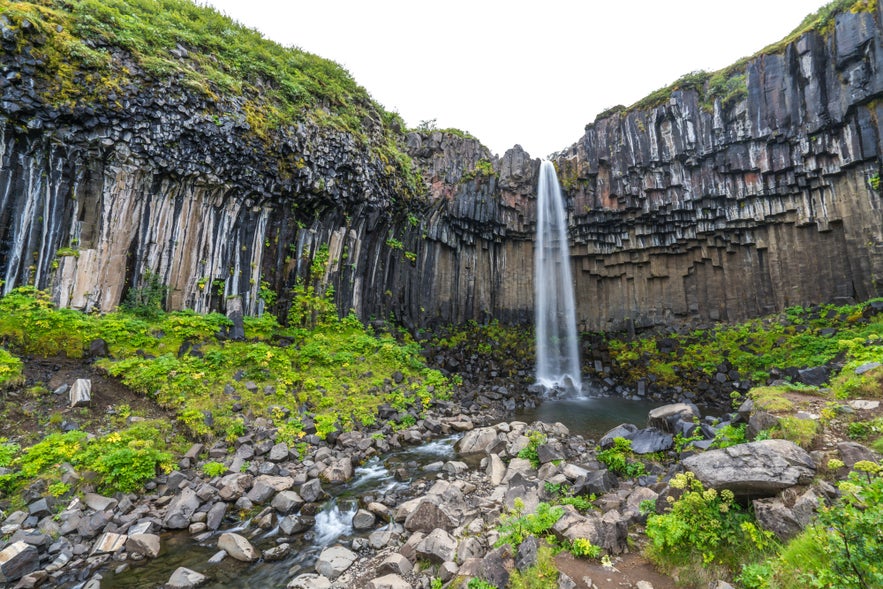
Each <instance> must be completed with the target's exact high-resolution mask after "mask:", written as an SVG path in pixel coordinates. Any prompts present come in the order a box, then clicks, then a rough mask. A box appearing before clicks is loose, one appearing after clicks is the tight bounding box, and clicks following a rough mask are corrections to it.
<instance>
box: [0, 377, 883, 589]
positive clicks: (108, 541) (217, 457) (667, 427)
mask: <svg viewBox="0 0 883 589" xmlns="http://www.w3.org/2000/svg"><path fill="white" fill-rule="evenodd" d="M504 393H505V394H504ZM520 394H526V393H520ZM488 395H490V396H488ZM494 396H498V397H500V398H499V399H492V398H491V397H494ZM474 399H475V400H476V402H475V403H473V404H472V405H470V404H469V403H466V405H465V406H466V407H467V408H474V409H477V410H476V411H469V412H468V413H467V412H461V410H460V407H462V406H463V405H459V404H455V403H441V404H438V405H436V406H435V407H433V408H432V410H431V411H430V412H428V414H427V415H426V416H425V417H424V418H423V419H421V420H419V421H418V422H417V423H416V425H414V426H413V427H410V428H408V429H405V430H403V431H399V432H394V433H391V434H389V435H378V434H377V433H376V432H375V433H374V434H373V435H372V433H370V432H348V433H343V434H340V435H337V436H331V438H332V439H329V440H320V439H319V438H318V437H316V436H315V435H311V436H307V437H306V438H304V442H305V443H304V444H302V445H300V446H298V447H297V448H292V447H289V446H287V445H285V444H281V443H274V441H273V440H274V434H275V432H274V429H273V428H272V427H271V426H270V424H269V423H267V422H265V421H263V420H261V419H256V420H254V422H253V423H252V424H251V426H250V428H249V431H248V432H247V434H246V435H243V436H241V437H240V438H238V439H237V440H236V441H235V443H234V444H232V445H231V446H228V445H227V444H226V443H224V442H220V443H217V444H214V445H210V446H205V445H203V444H199V443H197V444H194V445H193V446H192V448H190V450H189V451H188V452H187V453H186V454H185V455H184V456H182V457H181V458H180V461H179V463H178V468H177V469H176V470H174V471H172V472H170V473H167V474H163V475H162V476H158V477H157V478H156V479H155V480H153V481H151V482H150V483H149V484H148V485H147V487H146V489H145V491H144V492H143V493H141V494H117V495H115V496H113V497H105V496H101V495H98V494H95V493H85V494H83V495H81V496H77V497H74V498H68V499H67V500H66V501H65V502H63V503H60V502H58V501H54V500H53V499H52V498H51V497H48V496H46V495H45V493H40V492H39V489H36V488H34V489H31V490H30V491H29V496H28V497H27V498H26V499H27V509H26V510H20V511H15V512H12V513H4V514H3V520H2V527H0V532H2V535H3V538H4V541H3V543H2V544H0V547H2V551H0V575H2V580H3V581H4V582H6V583H8V584H9V586H11V587H35V586H46V587H83V588H89V589H98V588H100V587H123V586H134V585H131V584H129V585H126V578H127V576H131V575H134V574H135V573H136V572H137V571H138V570H139V569H141V568H143V567H145V563H150V562H152V561H153V559H156V558H157V557H160V560H157V561H156V562H157V563H159V562H164V561H163V560H162V558H163V557H162V556H161V555H163V554H165V553H168V552H169V551H175V552H180V551H186V550H188V549H190V548H193V549H194V550H195V549H196V547H199V548H200V550H201V551H202V553H206V554H208V556H207V557H205V558H204V559H201V560H199V561H198V562H196V563H189V564H188V566H186V567H185V566H180V567H177V568H176V569H170V570H166V571H165V572H163V573H161V574H156V573H155V574H154V576H155V577H160V576H161V578H156V579H153V580H149V581H141V580H139V581H138V585H137V586H160V585H163V584H165V586H167V587H195V586H199V585H208V586H212V587H234V586H235V587H240V586H250V584H249V581H248V579H249V577H250V575H252V574H254V571H255V567H264V568H267V567H279V568H278V570H281V571H284V572H283V573H281V574H278V573H277V574H276V576H275V577H274V578H275V579H276V581H274V582H275V583H276V585H275V586H279V587H282V586H287V587H291V588H319V587H370V588H374V589H380V588H407V587H414V588H416V587H421V588H428V587H430V586H431V583H432V582H433V580H434V579H438V580H440V581H441V582H442V583H443V584H444V586H449V587H459V586H465V582H466V581H467V580H468V579H470V578H473V577H478V578H481V579H484V580H486V581H488V582H490V583H492V584H494V585H496V586H497V587H505V585H506V582H507V580H508V577H509V574H510V572H511V571H513V570H516V569H519V570H520V569H523V568H526V567H528V566H530V565H531V564H533V563H534V562H535V561H536V550H537V547H538V544H537V542H535V541H534V540H533V539H532V540H530V541H526V542H524V543H522V544H521V546H520V547H519V549H518V550H517V551H513V550H512V549H510V548H509V547H508V546H505V545H504V546H501V547H495V544H496V543H497V540H498V539H499V536H500V528H499V524H500V516H501V515H505V514H511V513H512V512H513V510H520V511H521V512H523V513H530V512H531V511H533V510H535V509H536V508H537V506H538V505H540V504H541V503H544V502H554V501H555V500H556V496H557V493H558V492H560V489H568V493H569V494H573V495H579V496H586V497H594V500H593V508H592V509H589V510H584V511H579V510H577V509H576V508H575V507H573V506H570V505H566V506H564V509H565V514H564V516H563V517H562V518H561V519H560V520H558V522H557V523H556V524H555V525H554V527H553V529H552V532H553V534H554V535H555V536H556V537H557V538H558V539H560V540H574V539H576V538H585V539H588V540H589V541H591V543H592V544H593V545H596V546H600V547H601V548H602V549H603V551H604V554H606V555H608V557H609V558H608V559H605V561H604V562H605V564H606V565H607V567H606V568H605V567H604V566H601V565H600V564H599V563H598V562H597V561H586V560H576V559H573V558H572V557H570V555H568V554H566V553H564V555H559V557H558V567H559V570H560V571H561V572H560V574H559V579H558V580H557V586H559V587H584V588H591V587H598V588H600V589H603V588H605V587H608V586H609V587H612V586H632V587H643V588H647V587H655V588H656V589H665V588H667V587H672V586H673V585H672V581H671V579H667V578H665V577H662V576H659V575H658V574H657V573H655V572H654V571H653V570H652V569H650V568H649V567H646V565H644V564H643V563H642V561H641V560H640V558H639V557H638V556H637V555H636V552H637V551H639V549H640V545H641V543H642V538H643V534H642V527H641V526H642V524H643V523H644V521H645V518H646V515H645V514H644V513H645V511H644V510H642V505H643V506H644V508H646V506H647V505H648V504H649V503H656V504H657V505H660V506H663V505H664V504H665V498H666V497H667V496H668V494H669V493H670V491H671V489H670V488H669V487H668V481H669V480H670V478H671V477H672V476H673V475H674V474H675V473H677V472H681V471H683V470H684V469H689V470H691V471H693V472H694V473H695V474H696V476H697V478H699V479H700V480H702V481H703V482H704V483H705V484H706V485H707V486H711V487H715V488H730V489H733V490H734V491H735V492H737V494H740V495H741V496H743V497H744V498H745V499H744V500H745V501H749V500H751V501H754V506H755V510H756V513H757V517H758V520H759V522H760V523H761V525H763V526H764V527H766V528H768V529H770V530H773V531H774V532H775V533H776V534H777V535H779V536H780V537H782V538H785V537H788V536H790V535H793V534H794V533H795V532H796V531H797V530H799V529H800V528H801V527H802V526H805V525H806V524H807V523H808V522H809V520H810V519H811V517H812V515H813V509H814V507H815V505H817V503H818V498H825V499H831V498H833V497H834V496H835V494H836V491H835V488H834V487H833V486H832V485H831V484H829V483H827V482H825V481H824V479H822V478H819V477H817V476H816V475H817V474H820V473H821V472H822V471H824V468H825V467H824V466H823V465H825V464H827V458H830V457H837V458H839V459H840V460H842V461H843V462H844V463H845V464H846V466H847V467H848V466H850V465H851V464H853V463H855V462H856V461H857V460H862V459H871V460H879V459H880V457H879V456H878V455H876V454H875V453H873V452H872V451H871V450H869V449H867V448H865V447H863V446H861V445H859V444H855V443H852V442H845V441H840V440H836V439H829V440H827V445H826V446H825V447H820V448H819V449H818V450H815V451H813V452H807V451H805V450H803V449H801V448H800V447H798V446H797V445H795V444H793V443H791V442H788V441H785V440H764V441H756V442H752V443H746V444H740V445H738V446H733V447H730V448H727V449H719V450H715V449H711V450H707V451H704V452H702V451H701V450H702V448H706V447H708V446H709V445H710V444H711V439H712V438H713V437H714V435H715V433H716V432H717V431H719V430H720V429H721V428H722V427H724V426H726V425H728V424H736V423H739V422H746V423H748V424H749V429H750V427H753V426H752V425H751V424H757V423H758V422H759V421H762V420H763V419H766V418H767V417H764V416H763V415H762V414H763V412H762V411H760V410H757V409H755V408H753V407H752V405H751V404H750V403H746V404H745V405H743V407H742V408H740V411H737V412H733V413H732V414H726V415H722V416H717V417H711V416H702V415H700V414H699V411H698V409H697V408H696V407H695V406H694V405H691V404H689V403H673V404H668V405H664V406H662V407H659V408H657V409H654V410H653V411H651V412H650V414H649V415H648V418H647V421H646V423H637V424H623V425H620V426H618V427H616V428H614V429H613V430H611V431H610V432H608V433H607V434H606V435H604V436H603V437H601V438H600V439H599V440H593V439H586V438H584V437H583V436H581V435H576V434H573V433H571V432H570V431H569V430H568V428H567V427H565V426H563V425H562V424H560V423H543V422H534V423H530V424H528V423H525V422H520V421H510V420H505V419H499V415H501V414H504V413H505V405H506V404H507V403H510V402H511V401H510V400H511V399H512V394H511V393H508V391H505V390H504V391H503V393H501V392H500V389H499V388H496V389H489V390H488V391H484V392H481V393H478V394H476V395H474ZM479 399H481V403H480V405H479V403H478V400H479ZM871 404H873V402H871ZM863 407H865V410H867V406H866V405H863ZM678 434H681V437H684V436H692V437H695V438H697V439H696V440H695V441H694V443H693V446H694V448H690V449H685V448H683V447H676V446H675V440H676V438H675V436H677V435H678ZM443 436H448V437H451V436H454V437H458V438H459V439H458V441H457V443H456V447H455V450H456V453H455V454H449V455H445V456H444V457H443V459H438V460H430V461H429V462H427V461H423V462H422V463H418V462H417V461H414V460H410V461H409V460H405V461H398V462H395V461H393V462H389V461H387V462H386V463H381V462H380V461H379V460H378V458H379V457H384V456H389V455H390V453H395V452H397V451H398V452H401V451H402V450H403V449H407V448H420V447H423V446H425V445H427V444H430V443H431V441H432V440H434V439H438V438H440V437H443ZM620 437H621V438H626V439H629V440H631V443H632V449H633V450H634V452H635V454H636V455H637V456H638V457H640V456H641V455H644V456H651V457H652V458H653V460H650V461H646V463H647V464H648V467H647V469H646V474H644V475H642V476H639V477H637V478H628V477H623V476H617V475H616V474H614V473H613V472H611V471H610V470H609V469H608V468H607V467H606V466H605V465H604V464H602V463H601V462H600V461H599V460H598V456H597V455H598V452H599V451H600V450H601V449H604V448H609V447H611V446H613V445H614V438H620ZM526 449H530V450H531V451H532V452H527V453H526V452H525V450H526ZM526 456H527V457H526ZM372 459H373V462H370V461H372ZM208 461H212V462H218V463H221V464H223V465H224V469H223V470H224V472H221V473H218V474H217V475H216V476H207V475H205V474H203V469H202V466H203V465H204V464H205V463H206V462H208ZM366 463H371V464H385V465H386V466H385V468H386V469H387V470H388V472H387V473H386V474H387V475H388V476H389V477H391V478H392V479H394V480H397V481H399V483H400V484H395V485H391V486H388V487H387V488H385V489H384V488H379V487H371V488H369V489H368V490H366V491H364V492H361V491H360V490H359V488H353V489H352V492H351V493H350V500H351V502H352V504H353V507H352V509H351V510H350V511H346V512H345V513H343V517H344V518H345V519H347V520H348V521H345V522H344V523H345V525H346V528H347V529H346V533H345V534H344V535H341V536H337V537H334V536H332V537H331V539H330V540H328V539H326V540H325V541H324V542H322V541H318V542H317V539H316V535H317V533H318V527H319V526H317V519H319V518H320V517H322V514H323V509H324V510H326V511H327V508H328V499H329V498H330V497H331V496H332V495H335V494H340V493H342V492H343V491H344V490H345V489H347V488H348V486H349V485H352V484H353V482H354V477H357V476H358V473H357V469H358V468H359V465H362V464H366ZM826 474H828V475H832V476H836V474H837V473H826ZM829 478H831V477H829ZM335 516H336V517H337V518H338V519H340V518H341V512H340V511H339V512H338V513H337V514H336V515H335ZM182 537H183V538H185V540H186V541H185V542H183V543H182ZM307 553H308V554H307ZM304 554H307V556H306V557H304ZM298 555H300V556H301V557H300V558H298ZM636 559H637V560H636ZM270 563H278V564H270ZM618 567H621V568H618ZM155 568H156V567H154V569H155ZM592 571H594V573H593V572H592ZM435 582H436V583H437V582H438V581H435ZM145 583H146V585H145ZM611 583H614V584H611ZM261 586H265V587H269V586H274V585H273V584H268V583H267V582H265V581H264V582H261ZM436 586H437V585H436ZM724 586H725V585H721V587H724Z"/></svg>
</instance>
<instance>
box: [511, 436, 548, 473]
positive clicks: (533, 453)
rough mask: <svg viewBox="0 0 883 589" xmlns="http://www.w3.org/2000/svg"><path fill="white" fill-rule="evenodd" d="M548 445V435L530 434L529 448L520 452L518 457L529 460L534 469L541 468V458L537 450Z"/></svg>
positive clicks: (528, 439)
mask: <svg viewBox="0 0 883 589" xmlns="http://www.w3.org/2000/svg"><path fill="white" fill-rule="evenodd" d="M545 443H546V435H545V434H543V433H542V432H530V433H528V434H527V446H525V447H524V448H522V449H521V450H520V451H519V452H518V457H519V458H522V459H524V460H529V461H530V464H531V466H533V467H534V468H539V467H540V457H539V455H538V454H537V448H539V447H540V446H542V445H543V444H545Z"/></svg>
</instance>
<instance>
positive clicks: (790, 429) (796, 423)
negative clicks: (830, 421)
mask: <svg viewBox="0 0 883 589" xmlns="http://www.w3.org/2000/svg"><path fill="white" fill-rule="evenodd" d="M818 431H819V422H818V421H816V420H814V419H801V418H799V417H795V416H792V415H786V416H784V417H780V418H779V425H778V426H777V427H775V428H774V429H773V431H772V435H773V437H775V438H781V439H784V440H789V441H791V442H794V443H795V444H797V445H798V446H800V447H801V448H806V449H809V448H810V446H811V445H812V441H813V439H814V438H815V437H816V434H817V433H818Z"/></svg>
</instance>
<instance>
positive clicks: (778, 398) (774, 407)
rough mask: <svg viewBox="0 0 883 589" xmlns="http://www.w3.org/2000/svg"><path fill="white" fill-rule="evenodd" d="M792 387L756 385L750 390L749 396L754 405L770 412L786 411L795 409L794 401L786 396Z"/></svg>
mask: <svg viewBox="0 0 883 589" xmlns="http://www.w3.org/2000/svg"><path fill="white" fill-rule="evenodd" d="M791 391H792V389H791V388H790V387H788V386H768V387H756V388H753V389H751V391H749V393H748V396H749V397H751V399H752V400H753V401H754V406H755V407H756V408H757V409H760V410H762V411H769V412H770V413H785V412H787V411H793V410H794V401H792V400H790V399H788V398H786V397H785V395H786V394H787V393H789V392H791Z"/></svg>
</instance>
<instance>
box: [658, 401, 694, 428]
mask: <svg viewBox="0 0 883 589" xmlns="http://www.w3.org/2000/svg"><path fill="white" fill-rule="evenodd" d="M697 417H699V410H698V409H697V408H696V406H695V405H693V404H692V403H671V404H669V405H663V406H662V407H657V408H656V409H653V410H651V411H650V413H649V414H648V415H647V425H648V426H649V427H655V428H657V429H659V430H662V431H664V432H667V433H670V434H674V433H676V432H675V427H676V425H677V423H678V422H679V421H693V419H694V418H697Z"/></svg>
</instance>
